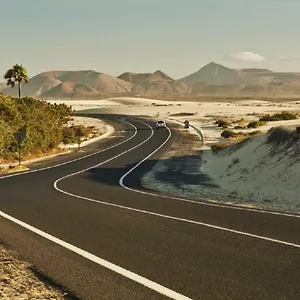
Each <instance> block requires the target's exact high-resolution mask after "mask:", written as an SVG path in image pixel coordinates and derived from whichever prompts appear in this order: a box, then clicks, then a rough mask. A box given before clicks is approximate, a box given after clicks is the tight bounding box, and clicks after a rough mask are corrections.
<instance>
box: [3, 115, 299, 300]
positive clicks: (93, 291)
mask: <svg viewBox="0 0 300 300" xmlns="http://www.w3.org/2000/svg"><path fill="white" fill-rule="evenodd" d="M103 117H104V116H102V118H103ZM107 118H109V119H110V122H112V120H114V118H115V116H107ZM115 122H116V124H117V126H118V128H119V129H121V128H120V127H121V126H124V130H120V131H119V132H120V133H119V134H118V136H117V137H115V138H113V139H109V140H107V141H102V142H100V143H97V144H95V145H93V146H91V147H90V148H87V150H85V152H84V153H80V154H73V156H72V157H68V158H66V157H60V158H59V159H58V160H56V161H52V162H51V163H47V165H43V164H38V165H36V166H35V167H34V168H33V171H32V172H29V173H24V174H22V175H17V176H10V177H7V178H3V177H2V178H1V180H0V190H1V193H0V210H1V213H0V215H1V216H2V217H0V238H1V241H2V242H3V243H4V244H7V245H8V246H10V247H12V248H13V249H16V250H17V251H18V252H19V253H22V257H23V258H24V259H26V260H28V261H29V262H32V263H33V264H34V265H35V268H36V270H37V271H38V272H40V273H41V274H43V275H44V276H46V277H47V278H51V280H52V281H53V282H55V283H57V284H59V285H61V286H63V287H64V288H66V289H67V291H68V292H69V293H70V294H72V295H74V297H78V298H80V299H97V300H98V299H122V300H123V299H124V300H126V299H131V300H132V299H209V300H210V299H211V300H217V299H222V300H225V299H253V300H259V299H276V300H278V299H295V300H296V299H297V300H299V299H300V218H299V217H296V216H290V215H285V214H280V213H279V214H276V213H268V212H258V211H252V210H249V209H239V208H234V207H227V206H222V205H213V204H209V203H206V202H200V201H199V202H197V201H190V200H188V199H180V198H176V197H175V198H174V197H170V196H169V195H167V196H162V195H156V194H155V195H153V194H152V193H153V192H151V191H144V190H142V187H141V184H140V177H141V175H142V174H143V173H144V172H145V171H147V170H149V168H151V167H152V166H153V165H154V164H155V162H156V161H157V160H158V159H159V158H160V156H161V154H162V153H164V151H166V150H167V149H168V148H169V147H170V145H171V144H172V143H173V142H174V141H176V138H177V136H178V133H177V131H176V130H174V129H173V128H172V126H171V127H170V130H156V129H152V127H153V124H152V122H150V121H147V120H139V119H135V120H128V122H129V123H128V124H126V125H120V122H118V121H115ZM107 148H109V149H108V150H105V149H107ZM84 156H86V157H84ZM147 157H148V159H147V160H145V158H147ZM67 159H68V160H70V159H71V160H73V162H69V163H68V161H67ZM141 162H142V163H141ZM57 164H59V165H58V166H57ZM137 165H138V166H137ZM40 168H43V169H42V170H39V169H40ZM124 174H125V175H126V176H125V177H124Z"/></svg>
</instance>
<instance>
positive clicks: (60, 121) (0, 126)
mask: <svg viewBox="0 0 300 300" xmlns="http://www.w3.org/2000/svg"><path fill="white" fill-rule="evenodd" d="M71 114H72V110H71V108H70V107H68V106H66V105H65V104H60V105H57V104H50V103H47V102H46V101H42V100H36V99H33V98H28V97H24V98H12V97H8V96H5V95H2V94H0V158H2V159H9V160H10V159H14V158H16V157H17V151H18V145H17V142H16V140H15V139H14V136H13V134H14V133H15V132H16V131H18V130H20V129H24V130H25V132H26V138H25V140H24V142H23V143H22V153H23V154H28V153H31V154H32V153H36V154H39V153H43V152H47V151H49V150H51V149H54V148H56V147H57V146H58V144H59V143H61V141H62V140H63V131H64V127H65V126H66V124H67V122H68V120H69V118H70V116H71Z"/></svg>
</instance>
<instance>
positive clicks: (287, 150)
mask: <svg viewBox="0 0 300 300" xmlns="http://www.w3.org/2000/svg"><path fill="white" fill-rule="evenodd" d="M269 135H270V133H267V134H265V135H262V136H259V137H254V138H251V139H250V141H249V142H248V143H245V145H243V147H241V148H240V149H238V150H236V151H230V150H228V151H227V150H226V152H225V154H222V155H214V154H212V153H211V151H204V152H203V159H204V160H205V161H207V163H206V164H204V165H203V167H202V171H203V172H204V173H206V174H208V175H209V176H210V177H211V178H212V179H213V180H214V182H215V183H217V184H218V185H219V186H220V188H221V189H222V190H224V191H225V192H226V193H227V194H231V195H232V196H235V197H236V198H237V199H235V197H233V198H231V202H232V203H239V202H240V199H238V198H242V199H244V200H246V201H247V203H249V204H251V205H252V206H256V207H267V208H272V209H276V210H284V211H294V212H298V213H300V160H299V154H300V151H299V149H300V142H299V141H292V140H291V141H290V142H291V144H289V143H283V144H278V145H277V144H270V143H267V137H268V136H269Z"/></svg>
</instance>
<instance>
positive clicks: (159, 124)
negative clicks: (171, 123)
mask: <svg viewBox="0 0 300 300" xmlns="http://www.w3.org/2000/svg"><path fill="white" fill-rule="evenodd" d="M158 128H167V124H166V122H165V121H157V122H156V129H158Z"/></svg>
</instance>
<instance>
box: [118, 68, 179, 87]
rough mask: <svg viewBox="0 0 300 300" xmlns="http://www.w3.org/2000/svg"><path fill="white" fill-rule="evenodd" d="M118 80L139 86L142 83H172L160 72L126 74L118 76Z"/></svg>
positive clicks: (168, 77)
mask: <svg viewBox="0 0 300 300" xmlns="http://www.w3.org/2000/svg"><path fill="white" fill-rule="evenodd" d="M118 78H119V79H122V80H125V81H128V82H131V83H133V84H140V83H142V82H152V81H174V79H172V78H171V77H170V76H168V75H167V74H165V73H164V72H162V71H159V70H158V71H155V72H154V73H131V72H126V73H123V74H121V75H120V76H118Z"/></svg>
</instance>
